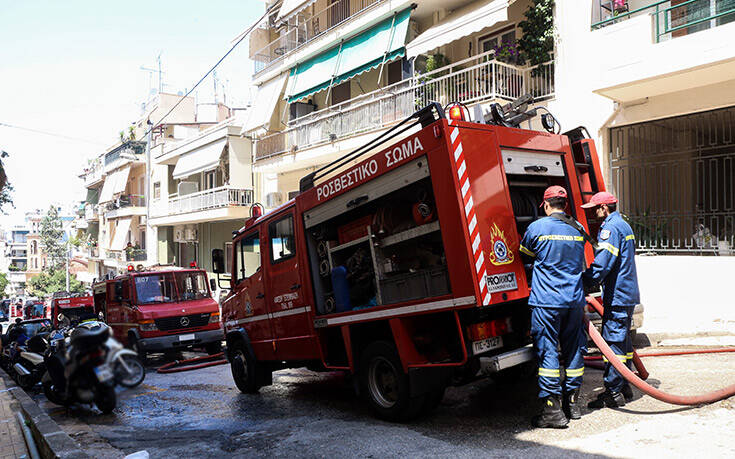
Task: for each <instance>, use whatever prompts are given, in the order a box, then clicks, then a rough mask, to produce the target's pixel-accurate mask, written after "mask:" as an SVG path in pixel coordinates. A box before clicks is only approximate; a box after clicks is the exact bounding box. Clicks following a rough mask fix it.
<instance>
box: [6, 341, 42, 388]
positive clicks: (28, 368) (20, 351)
mask: <svg viewBox="0 0 735 459" xmlns="http://www.w3.org/2000/svg"><path fill="white" fill-rule="evenodd" d="M47 336H48V334H47V333H40V334H38V335H35V336H33V337H31V338H30V339H28V341H27V342H26V345H25V346H19V345H17V344H16V346H15V352H14V354H15V358H14V359H13V360H12V366H11V368H10V370H11V371H10V375H11V376H12V377H13V379H15V381H16V382H17V383H18V385H19V386H20V387H22V388H23V389H30V388H32V387H34V386H35V385H36V384H38V383H39V382H41V378H42V377H43V375H44V373H46V364H45V357H44V354H45V353H46V351H47V350H48V340H47Z"/></svg>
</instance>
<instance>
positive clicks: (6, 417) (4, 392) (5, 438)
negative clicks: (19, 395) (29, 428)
mask: <svg viewBox="0 0 735 459" xmlns="http://www.w3.org/2000/svg"><path fill="white" fill-rule="evenodd" d="M11 390H21V389H20V388H18V389H8V388H7V387H6V386H5V382H4V380H3V378H0V459H11V458H13V459H15V458H28V457H30V456H29V454H28V449H27V448H26V443H25V440H24V439H23V432H21V430H20V425H18V417H17V413H18V412H20V403H19V402H18V401H17V400H16V399H15V397H13V394H11V393H10V391H11Z"/></svg>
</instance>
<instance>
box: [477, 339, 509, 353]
mask: <svg viewBox="0 0 735 459" xmlns="http://www.w3.org/2000/svg"><path fill="white" fill-rule="evenodd" d="M499 347H503V337H502V336H493V337H492V338H487V339H481V340H480V341H473V342H472V354H474V355H477V354H481V353H483V352H485V351H490V350H492V349H497V348H499Z"/></svg>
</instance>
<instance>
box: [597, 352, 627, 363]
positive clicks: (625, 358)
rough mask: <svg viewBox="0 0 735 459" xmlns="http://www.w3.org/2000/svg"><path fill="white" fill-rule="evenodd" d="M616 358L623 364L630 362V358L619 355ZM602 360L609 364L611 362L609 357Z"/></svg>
mask: <svg viewBox="0 0 735 459" xmlns="http://www.w3.org/2000/svg"><path fill="white" fill-rule="evenodd" d="M615 357H617V358H618V360H620V361H621V362H623V363H625V362H627V361H628V356H626V355H618V354H615ZM602 360H604V361H605V362H609V360H607V357H605V356H603V357H602Z"/></svg>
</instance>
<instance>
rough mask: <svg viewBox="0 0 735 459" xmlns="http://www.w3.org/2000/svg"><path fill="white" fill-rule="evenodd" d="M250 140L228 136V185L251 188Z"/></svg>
mask: <svg viewBox="0 0 735 459" xmlns="http://www.w3.org/2000/svg"><path fill="white" fill-rule="evenodd" d="M252 145H253V144H252V142H251V141H250V140H248V139H245V138H242V137H234V136H230V137H229V141H228V146H229V148H228V150H229V151H228V155H229V158H228V159H229V162H230V170H229V174H230V183H229V184H230V185H232V186H234V187H238V188H251V189H252V188H253V174H252V167H251V165H252Z"/></svg>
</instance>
